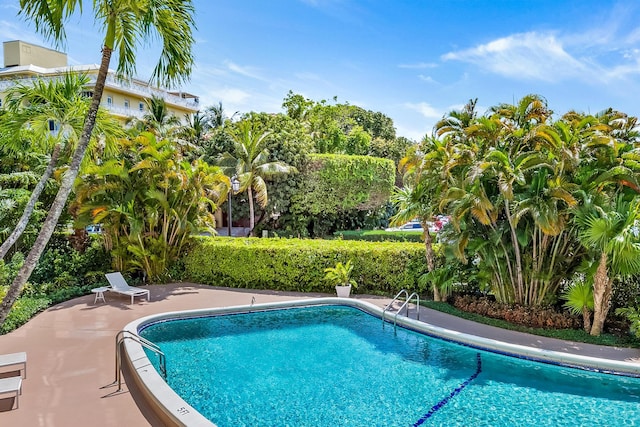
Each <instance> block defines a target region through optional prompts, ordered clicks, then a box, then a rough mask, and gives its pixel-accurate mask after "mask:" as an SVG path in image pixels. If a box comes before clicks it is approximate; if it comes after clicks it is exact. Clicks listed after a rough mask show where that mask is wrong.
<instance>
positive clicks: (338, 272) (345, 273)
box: [324, 260, 358, 288]
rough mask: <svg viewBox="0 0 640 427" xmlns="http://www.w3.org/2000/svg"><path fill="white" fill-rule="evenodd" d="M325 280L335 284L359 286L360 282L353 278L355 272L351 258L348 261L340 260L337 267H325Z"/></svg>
mask: <svg viewBox="0 0 640 427" xmlns="http://www.w3.org/2000/svg"><path fill="white" fill-rule="evenodd" d="M324 272H325V276H324V280H326V281H328V282H331V283H332V284H333V285H335V286H349V285H351V286H353V287H354V288H357V287H358V283H357V282H356V281H355V280H354V279H352V278H351V273H352V272H353V264H352V263H351V260H348V261H347V262H346V263H344V264H343V263H342V262H338V263H336V265H335V267H328V268H325V269H324Z"/></svg>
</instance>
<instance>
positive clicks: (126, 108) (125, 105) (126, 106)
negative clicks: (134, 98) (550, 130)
mask: <svg viewBox="0 0 640 427" xmlns="http://www.w3.org/2000/svg"><path fill="white" fill-rule="evenodd" d="M124 108H125V110H128V109H129V100H128V99H125V100H124Z"/></svg>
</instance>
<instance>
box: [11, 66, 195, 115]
mask: <svg viewBox="0 0 640 427" xmlns="http://www.w3.org/2000/svg"><path fill="white" fill-rule="evenodd" d="M96 77H97V76H96V75H89V78H90V83H89V85H91V86H94V85H95V82H96ZM39 78H40V79H42V80H43V81H50V80H60V78H61V77H58V76H56V77H45V76H41V77H27V78H19V79H15V80H0V91H5V90H7V89H8V88H10V87H12V86H14V85H15V84H16V82H20V83H26V82H30V81H36V80H38V79H39ZM106 85H107V87H110V88H117V89H122V90H125V91H127V92H129V93H132V94H137V95H140V96H142V97H144V98H151V97H152V96H156V97H158V98H162V99H164V100H165V102H167V103H169V104H173V105H179V106H182V107H184V108H190V109H194V110H197V109H198V108H200V104H199V102H198V99H197V98H195V99H194V100H190V99H185V98H182V97H180V96H177V95H173V94H170V93H168V92H166V91H164V90H162V89H157V88H153V87H151V86H148V85H144V84H141V83H138V82H135V81H132V80H122V79H118V78H116V77H115V76H114V75H112V74H109V75H107V81H106ZM104 106H105V107H106V108H109V109H110V110H112V111H115V110H125V109H124V108H122V109H118V108H116V107H110V106H108V105H106V104H105V105H104ZM128 111H129V112H130V113H131V114H129V113H126V115H132V116H136V117H137V114H138V113H140V112H139V111H136V110H133V109H131V110H128ZM119 114H120V113H119ZM122 114H124V113H122Z"/></svg>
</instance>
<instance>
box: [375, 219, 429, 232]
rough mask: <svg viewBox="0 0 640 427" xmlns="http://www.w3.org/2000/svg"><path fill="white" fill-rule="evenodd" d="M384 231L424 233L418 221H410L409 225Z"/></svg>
mask: <svg viewBox="0 0 640 427" xmlns="http://www.w3.org/2000/svg"><path fill="white" fill-rule="evenodd" d="M384 231H419V232H423V231H424V229H423V228H422V224H420V223H419V222H418V221H409V222H408V223H406V224H404V225H402V226H400V227H390V228H385V229H384Z"/></svg>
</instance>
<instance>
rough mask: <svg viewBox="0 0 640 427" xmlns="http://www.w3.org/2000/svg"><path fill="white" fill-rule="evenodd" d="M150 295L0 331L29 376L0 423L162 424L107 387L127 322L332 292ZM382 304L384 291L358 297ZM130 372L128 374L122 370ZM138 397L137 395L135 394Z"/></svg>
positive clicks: (506, 336)
mask: <svg viewBox="0 0 640 427" xmlns="http://www.w3.org/2000/svg"><path fill="white" fill-rule="evenodd" d="M149 288H150V290H151V301H146V300H144V299H142V301H140V302H138V299H136V303H135V304H133V305H131V304H129V302H130V300H129V297H127V296H125V295H116V294H112V293H107V294H106V299H107V300H106V303H102V302H98V303H96V304H94V295H93V294H91V295H86V296H83V297H80V298H76V299H74V300H71V301H67V302H65V303H62V304H59V305H56V306H54V307H51V308H50V309H48V310H46V311H45V312H43V313H41V314H39V315H38V316H36V317H35V318H33V319H32V320H31V321H29V322H28V323H27V324H26V325H24V326H22V327H21V328H19V329H17V330H16V331H13V332H12V333H10V334H7V335H3V336H0V354H5V353H14V352H20V351H26V352H27V355H28V361H27V364H28V377H27V379H26V380H25V381H24V382H23V394H22V396H21V397H20V408H19V409H14V410H10V409H9V408H11V405H12V404H13V399H11V398H9V399H0V425H3V426H47V427H54V426H55V427H63V426H64V427H73V426H78V427H80V426H82V427H84V426H96V427H99V426H146V425H154V426H155V425H161V424H159V422H158V421H157V420H156V419H155V417H154V416H153V414H151V413H150V412H149V411H148V410H147V408H146V407H145V406H144V405H143V404H140V405H138V404H137V401H136V397H137V393H136V390H135V389H131V390H129V389H128V388H127V387H125V388H124V390H123V391H122V392H120V393H114V391H115V387H110V388H106V389H102V388H101V387H103V386H105V385H108V384H110V383H111V382H112V381H113V380H114V375H115V374H114V351H115V349H114V345H115V343H114V338H115V335H116V334H117V333H118V331H120V330H121V329H122V328H123V327H124V326H125V325H126V324H127V323H129V322H130V321H132V320H134V319H137V318H139V317H143V316H146V315H150V314H154V313H161V312H166V311H174V310H186V309H196V308H207V307H223V306H232V305H248V304H250V303H251V301H252V298H254V297H255V302H256V303H265V302H273V301H283V300H292V299H304V298H314V297H319V296H327V295H320V294H299V293H285V292H267V291H253V290H242V289H226V288H215V287H209V286H202V285H194V284H186V283H181V284H171V285H155V286H150V287H149ZM357 298H362V299H365V300H367V301H369V302H371V303H373V304H375V305H377V306H380V307H382V306H384V305H386V304H387V303H388V302H389V299H387V298H379V297H371V296H357ZM420 318H421V320H423V321H426V322H428V323H431V324H434V325H437V326H441V327H444V328H447V329H453V330H458V331H460V332H465V333H469V334H475V335H479V336H483V337H486V338H493V339H498V340H502V341H508V342H513V343H516V344H522V345H528V346H532V347H537V348H545V349H549V350H556V351H565V352H569V353H575V354H584V355H589V356H595V357H600V358H608V359H614V360H626V361H638V360H640V349H620V348H612V347H599V346H594V345H588V344H580V343H572V342H565V341H559V340H553V339H547V338H541V337H537V336H532V335H528V334H522V333H518V332H512V331H505V330H502V329H498V328H493V327H490V326H485V325H479V324H477V323H474V322H470V321H466V320H463V319H458V318H456V317H452V316H449V315H446V314H443V313H439V312H435V311H432V310H428V309H424V308H423V309H422V311H421V315H420ZM125 378H126V376H125ZM138 401H139V399H138Z"/></svg>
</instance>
